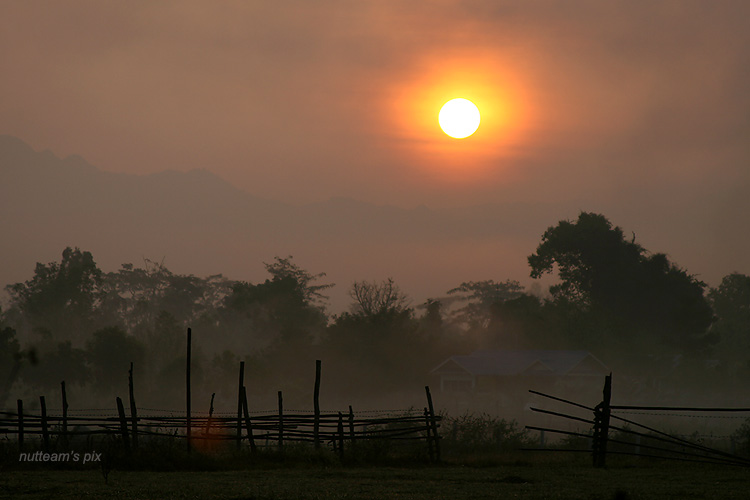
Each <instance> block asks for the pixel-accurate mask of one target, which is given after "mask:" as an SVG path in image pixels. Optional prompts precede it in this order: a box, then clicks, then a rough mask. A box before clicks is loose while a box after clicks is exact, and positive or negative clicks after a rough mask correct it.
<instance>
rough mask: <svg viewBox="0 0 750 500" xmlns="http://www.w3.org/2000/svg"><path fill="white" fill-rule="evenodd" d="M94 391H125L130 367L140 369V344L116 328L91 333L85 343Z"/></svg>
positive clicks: (142, 353) (141, 354)
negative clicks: (90, 336) (133, 366)
mask: <svg viewBox="0 0 750 500" xmlns="http://www.w3.org/2000/svg"><path fill="white" fill-rule="evenodd" d="M86 352H87V357H88V361H89V364H90V366H91V370H92V374H93V380H94V387H95V388H96V389H97V390H98V391H100V392H103V391H105V390H109V389H111V388H113V387H127V378H126V374H127V371H128V368H129V367H130V363H131V362H133V363H134V364H135V366H141V363H142V362H143V359H144V354H145V349H144V346H143V344H142V343H141V342H139V341H138V340H136V339H135V338H134V337H132V336H130V335H128V334H127V333H125V332H124V331H123V330H122V329H120V328H118V327H109V328H103V329H101V330H98V331H96V332H94V334H93V336H92V338H91V340H89V341H88V342H87V343H86Z"/></svg>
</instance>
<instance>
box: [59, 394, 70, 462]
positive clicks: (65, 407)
mask: <svg viewBox="0 0 750 500" xmlns="http://www.w3.org/2000/svg"><path fill="white" fill-rule="evenodd" d="M60 388H61V391H62V436H60V440H61V441H62V445H63V449H65V450H67V449H68V395H67V394H66V393H65V381H64V380H63V381H62V382H60Z"/></svg>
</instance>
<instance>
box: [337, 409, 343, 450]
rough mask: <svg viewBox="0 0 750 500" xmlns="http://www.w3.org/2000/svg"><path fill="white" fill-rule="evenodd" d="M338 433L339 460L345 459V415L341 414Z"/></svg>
mask: <svg viewBox="0 0 750 500" xmlns="http://www.w3.org/2000/svg"><path fill="white" fill-rule="evenodd" d="M338 431H339V432H338V433H339V436H338V438H339V459H340V460H343V459H344V415H343V414H342V413H341V412H339V427H338Z"/></svg>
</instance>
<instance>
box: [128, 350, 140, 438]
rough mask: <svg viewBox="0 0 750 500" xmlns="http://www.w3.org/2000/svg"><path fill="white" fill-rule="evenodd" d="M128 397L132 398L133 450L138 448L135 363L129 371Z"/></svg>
mask: <svg viewBox="0 0 750 500" xmlns="http://www.w3.org/2000/svg"><path fill="white" fill-rule="evenodd" d="M128 395H129V397H130V419H131V426H132V431H133V448H138V410H137V409H136V406H135V392H134V389H133V362H132V361H131V362H130V370H128Z"/></svg>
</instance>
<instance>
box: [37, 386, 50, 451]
mask: <svg viewBox="0 0 750 500" xmlns="http://www.w3.org/2000/svg"><path fill="white" fill-rule="evenodd" d="M39 403H40V404H41V406H42V444H43V447H44V451H49V430H48V428H47V403H46V402H45V401H44V396H39Z"/></svg>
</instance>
